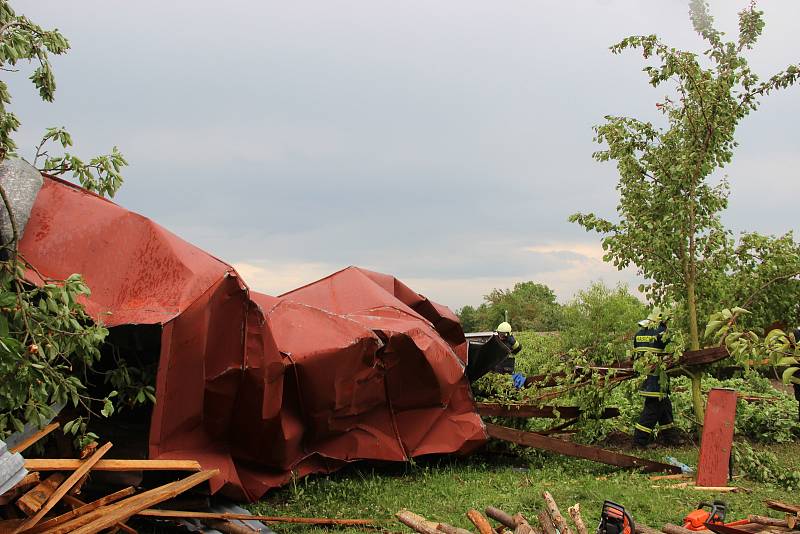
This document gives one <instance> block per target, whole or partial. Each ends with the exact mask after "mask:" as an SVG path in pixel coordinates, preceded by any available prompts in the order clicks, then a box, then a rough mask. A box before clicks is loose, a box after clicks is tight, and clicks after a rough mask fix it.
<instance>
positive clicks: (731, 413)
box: [697, 389, 736, 486]
mask: <svg viewBox="0 0 800 534" xmlns="http://www.w3.org/2000/svg"><path fill="white" fill-rule="evenodd" d="M735 423H736V392H735V391H734V390H732V389H712V390H711V391H710V392H709V394H708V402H707V405H706V417H705V423H704V425H703V437H702V438H701V440H700V458H699V460H698V463H697V485H698V486H725V485H727V484H728V466H729V465H730V458H731V447H732V446H733V429H734V425H735Z"/></svg>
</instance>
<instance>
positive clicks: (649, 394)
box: [639, 391, 668, 399]
mask: <svg viewBox="0 0 800 534" xmlns="http://www.w3.org/2000/svg"><path fill="white" fill-rule="evenodd" d="M639 395H641V396H642V397H649V398H651V399H663V398H665V397H668V395H667V394H666V393H661V392H660V391H640V392H639Z"/></svg>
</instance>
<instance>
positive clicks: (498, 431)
mask: <svg viewBox="0 0 800 534" xmlns="http://www.w3.org/2000/svg"><path fill="white" fill-rule="evenodd" d="M486 431H487V432H488V434H489V436H490V437H493V438H495V439H500V440H503V441H510V442H512V443H516V444H517V445H524V446H526V447H533V448H535V449H543V450H546V451H551V452H557V453H559V454H563V455H565V456H572V457H574V458H585V459H587V460H592V461H594V462H600V463H603V464H608V465H616V466H618V467H627V468H641V469H642V470H643V471H644V472H645V473H653V472H659V471H667V472H670V473H678V472H680V467H677V466H674V465H669V464H663V463H661V462H654V461H651V460H646V459H644V458H637V457H635V456H628V455H627V454H620V453H618V452H613V451H609V450H605V449H601V448H600V447H591V446H589V445H580V444H578V443H572V442H569V441H563V440H560V439H556V438H550V437H547V436H542V435H541V434H536V433H535V432H525V431H522V430H515V429H513V428H506V427H503V426H497V425H492V424H489V423H486Z"/></svg>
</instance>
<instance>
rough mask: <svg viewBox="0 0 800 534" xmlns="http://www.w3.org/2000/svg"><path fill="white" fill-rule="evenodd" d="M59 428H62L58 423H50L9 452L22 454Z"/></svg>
mask: <svg viewBox="0 0 800 534" xmlns="http://www.w3.org/2000/svg"><path fill="white" fill-rule="evenodd" d="M59 426H61V425H59V424H58V423H50V424H49V425H47V426H46V427H44V428H43V429H41V430H40V431H38V432H36V433H35V434H34V435H32V436H30V437H29V438H27V439H24V440H22V441H21V442H20V443H18V444H17V445H15V446H13V447H11V448H10V449H9V451H11V452H22V451H24V450H25V449H27V448H28V447H30V446H31V445H33V444H34V443H36V442H37V441H39V440H40V439H42V438H43V437H45V436H46V435H47V434H49V433H50V432H52V431H53V430H55V429H56V428H58V427H59Z"/></svg>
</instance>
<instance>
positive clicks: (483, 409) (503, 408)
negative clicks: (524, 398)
mask: <svg viewBox="0 0 800 534" xmlns="http://www.w3.org/2000/svg"><path fill="white" fill-rule="evenodd" d="M475 406H476V408H477V410H478V414H480V415H482V416H485V417H520V418H529V417H538V418H542V419H555V418H557V417H561V419H575V418H576V417H579V416H580V415H581V410H580V408H578V407H577V406H535V405H529V404H502V403H499V402H476V403H475ZM556 411H558V415H557V414H556ZM618 416H619V409H618V408H606V409H605V410H603V412H602V413H601V414H600V416H599V419H611V418H614V417H618Z"/></svg>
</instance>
